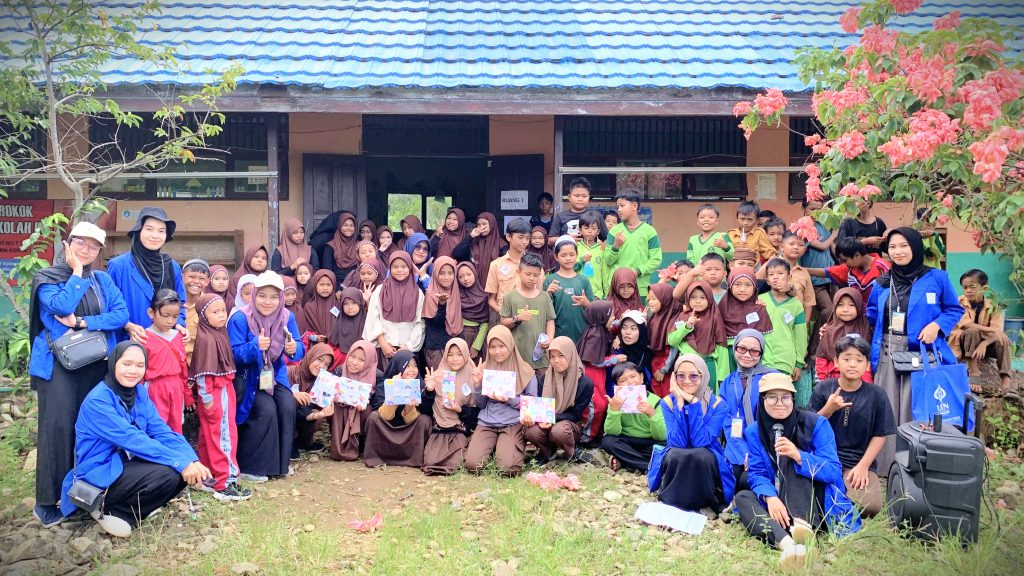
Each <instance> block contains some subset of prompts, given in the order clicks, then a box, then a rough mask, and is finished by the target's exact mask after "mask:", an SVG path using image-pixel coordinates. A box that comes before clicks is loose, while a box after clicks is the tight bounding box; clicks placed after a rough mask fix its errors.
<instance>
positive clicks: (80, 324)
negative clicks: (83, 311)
mask: <svg viewBox="0 0 1024 576" xmlns="http://www.w3.org/2000/svg"><path fill="white" fill-rule="evenodd" d="M82 328H85V321H83V320H82V319H81V318H75V330H81V329H82Z"/></svg>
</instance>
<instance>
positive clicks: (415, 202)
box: [388, 194, 423, 236]
mask: <svg viewBox="0 0 1024 576" xmlns="http://www.w3.org/2000/svg"><path fill="white" fill-rule="evenodd" d="M422 210H423V197H422V196H420V195H419V194H388V226H389V227H390V228H391V229H392V230H393V231H394V232H395V235H396V236H397V235H399V234H401V233H402V227H401V225H400V224H399V222H401V221H402V218H405V217H406V216H408V215H409V214H414V215H416V216H419V215H420V213H421V211H422Z"/></svg>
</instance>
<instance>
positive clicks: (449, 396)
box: [441, 370, 455, 408]
mask: <svg viewBox="0 0 1024 576" xmlns="http://www.w3.org/2000/svg"><path fill="white" fill-rule="evenodd" d="M441 402H442V403H443V404H444V405H445V407H447V408H451V407H453V406H455V372H451V371H449V370H445V371H444V372H442V373H441Z"/></svg>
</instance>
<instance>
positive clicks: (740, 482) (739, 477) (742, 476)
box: [732, 464, 750, 492]
mask: <svg viewBox="0 0 1024 576" xmlns="http://www.w3.org/2000/svg"><path fill="white" fill-rule="evenodd" d="M732 475H733V478H736V490H735V492H742V491H744V490H750V484H748V483H747V469H746V468H744V467H743V465H742V464H733V465H732Z"/></svg>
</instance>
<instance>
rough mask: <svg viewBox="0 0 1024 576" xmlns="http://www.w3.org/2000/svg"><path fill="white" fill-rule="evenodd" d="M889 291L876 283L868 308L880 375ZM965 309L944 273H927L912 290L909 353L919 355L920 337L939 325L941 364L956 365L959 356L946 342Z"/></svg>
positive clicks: (873, 353) (873, 362)
mask: <svg viewBox="0 0 1024 576" xmlns="http://www.w3.org/2000/svg"><path fill="white" fill-rule="evenodd" d="M889 292H890V291H889V290H887V289H885V288H882V287H880V286H879V285H878V282H877V281H876V282H874V284H873V287H872V288H871V296H869V297H868V306H867V309H866V310H865V315H866V316H867V319H868V322H871V324H872V325H873V326H874V328H875V332H874V336H873V337H872V338H871V370H872V371H873V372H877V371H878V358H879V356H880V355H881V354H880V353H881V350H882V336H883V334H882V324H883V319H884V317H885V311H886V310H887V309H888V305H889ZM963 315H964V308H963V306H961V305H960V300H959V296H957V293H956V289H955V288H953V283H952V282H950V281H949V276H948V275H947V274H946V273H945V272H944V271H942V270H936V269H931V270H929V271H927V272H925V273H924V274H923V275H922V276H921V277H920V278H918V279H917V281H916V282H914V284H913V286H911V288H910V303H909V304H907V319H906V323H907V339H908V341H909V343H908V345H909V349H910V351H912V352H914V351H917V350H918V349H919V348H918V347H919V346H920V345H921V343H920V342H919V341H918V339H917V335H918V334H920V333H921V330H923V329H924V327H925V326H927V325H928V324H930V323H932V322H935V323H937V324H938V325H939V328H940V331H939V337H938V338H936V339H935V350H936V352H937V353H938V355H939V363H940V364H956V363H957V359H956V355H954V354H953V351H952V350H951V349H950V348H949V344H948V343H947V342H946V338H947V337H948V336H949V334H950V333H951V332H952V331H953V328H955V327H956V323H957V322H959V321H960V319H961V318H963Z"/></svg>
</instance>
